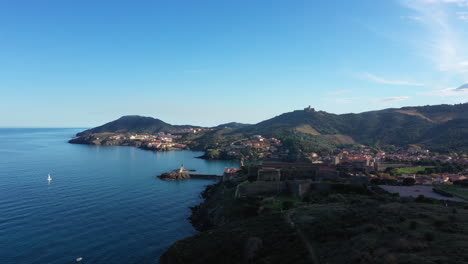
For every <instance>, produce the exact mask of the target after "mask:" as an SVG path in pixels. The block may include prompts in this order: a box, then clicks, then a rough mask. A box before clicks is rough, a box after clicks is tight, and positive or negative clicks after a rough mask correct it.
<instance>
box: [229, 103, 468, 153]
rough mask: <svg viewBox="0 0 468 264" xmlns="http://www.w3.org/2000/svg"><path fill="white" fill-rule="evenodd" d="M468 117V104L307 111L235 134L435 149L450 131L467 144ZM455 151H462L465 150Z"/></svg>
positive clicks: (244, 129)
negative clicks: (302, 136) (352, 111)
mask: <svg viewBox="0 0 468 264" xmlns="http://www.w3.org/2000/svg"><path fill="white" fill-rule="evenodd" d="M467 117H468V103H465V104H458V105H434V106H420V107H403V108H400V109H384V110H380V111H371V112H364V113H359V114H342V115H336V114H330V113H327V112H323V111H315V110H314V109H310V108H306V109H304V110H296V111H293V112H289V113H285V114H282V115H279V116H276V117H274V118H271V119H268V120H265V121H262V122H260V123H258V124H255V125H252V126H248V127H244V128H241V129H239V130H237V131H236V132H237V133H239V132H242V133H245V134H250V135H252V134H261V135H266V136H277V137H282V136H283V137H285V135H288V134H290V133H291V132H294V133H299V134H308V135H310V136H314V137H315V138H316V139H320V140H321V143H322V145H323V144H329V145H330V144H334V145H341V144H352V143H362V144H366V145H377V146H378V145H398V146H403V145H407V144H418V143H421V144H423V145H429V142H431V139H432V137H434V143H431V144H432V146H435V144H436V143H437V142H442V141H443V137H444V131H445V132H447V131H448V129H450V130H451V132H450V135H451V136H454V135H455V134H456V133H458V134H456V135H457V138H453V141H454V142H459V143H462V142H464V140H463V138H468V132H467V131H465V130H463V129H462V127H459V126H456V124H458V123H463V124H464V122H465V121H464V120H463V118H467ZM449 121H451V122H449ZM286 137H287V136H286ZM309 140H312V139H309ZM467 143H468V142H467ZM437 144H440V143H437ZM437 146H438V147H437V148H438V149H440V150H443V149H444V148H443V146H440V145H437ZM467 146H468V144H467ZM452 147H453V148H454V149H460V148H461V147H462V146H460V145H458V146H456V145H453V146H452ZM455 147H457V148H455ZM445 150H448V148H445Z"/></svg>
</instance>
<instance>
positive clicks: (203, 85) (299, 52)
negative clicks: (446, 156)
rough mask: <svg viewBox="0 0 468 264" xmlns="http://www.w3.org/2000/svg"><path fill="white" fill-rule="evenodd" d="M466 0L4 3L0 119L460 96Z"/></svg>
mask: <svg viewBox="0 0 468 264" xmlns="http://www.w3.org/2000/svg"><path fill="white" fill-rule="evenodd" d="M467 47H468V0H386V1H375V0H359V1H343V0H326V1H325V0H323V1H319V0H317V1H310V0H289V1H284V0H281V1H280V0H278V1H276V0H236V1H227V0H226V1H224V0H197V1H192V0H185V1H182V0H167V1H157V0H153V1H149V0H148V1H138V0H136V1H116V0H113V1H104V0H102V1H91V0H80V1H71V0H55V1H52V0H44V1H35V0H29V1H24V0H2V1H0V94H1V97H0V100H1V101H0V126H4V127H5V126H6V127H8V126H41V127H44V126H46V127H47V126H51V127H70V126H80V127H91V126H96V125H99V124H102V123H104V122H107V121H110V120H113V119H116V118H118V117H120V116H122V115H127V114H139V115H146V116H153V117H157V118H160V119H162V120H164V121H166V122H169V123H173V124H198V125H216V124H219V123H225V122H230V121H237V122H246V123H256V122H259V121H262V120H264V119H267V118H271V117H273V116H275V115H278V114H281V113H283V112H288V111H292V110H295V109H302V108H304V107H306V106H308V105H311V106H312V107H315V108H316V109H320V110H324V111H328V112H332V113H348V112H363V111H368V110H376V109H382V108H389V107H401V106H408V105H426V104H440V103H463V102H466V101H467V99H468V89H458V90H457V89H456V88H457V87H460V86H461V85H463V84H464V83H468V48H467Z"/></svg>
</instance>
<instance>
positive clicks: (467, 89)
mask: <svg viewBox="0 0 468 264" xmlns="http://www.w3.org/2000/svg"><path fill="white" fill-rule="evenodd" d="M424 94H426V95H434V96H442V97H452V96H458V97H459V96H468V84H465V85H462V86H460V87H458V88H446V89H440V90H435V91H430V92H427V93H424Z"/></svg>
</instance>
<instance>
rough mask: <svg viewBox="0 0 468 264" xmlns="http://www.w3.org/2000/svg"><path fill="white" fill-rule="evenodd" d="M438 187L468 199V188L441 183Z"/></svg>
mask: <svg viewBox="0 0 468 264" xmlns="http://www.w3.org/2000/svg"><path fill="white" fill-rule="evenodd" d="M437 189H440V190H442V191H445V192H448V193H451V194H453V195H454V196H458V197H460V198H463V199H465V200H468V188H467V187H463V186H457V185H439V186H437Z"/></svg>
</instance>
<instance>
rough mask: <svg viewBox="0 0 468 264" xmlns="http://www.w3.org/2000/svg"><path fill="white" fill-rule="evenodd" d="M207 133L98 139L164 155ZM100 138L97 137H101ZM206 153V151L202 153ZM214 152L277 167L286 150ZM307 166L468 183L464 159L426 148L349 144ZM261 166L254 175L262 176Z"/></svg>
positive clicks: (244, 142)
mask: <svg viewBox="0 0 468 264" xmlns="http://www.w3.org/2000/svg"><path fill="white" fill-rule="evenodd" d="M209 130H213V129H212V128H189V129H183V130H180V131H177V132H174V133H165V132H159V133H157V134H111V135H104V137H103V138H99V137H98V138H96V139H98V140H101V142H102V144H108V145H125V144H129V145H135V146H138V147H140V148H143V149H146V150H153V151H170V150H187V149H189V146H188V144H187V143H188V142H186V141H185V136H186V135H187V134H196V133H200V132H203V131H209ZM101 137H102V136H101ZM208 151H210V150H208ZM216 151H218V152H221V153H223V156H222V157H223V158H224V159H232V160H242V161H246V162H247V161H250V162H253V164H268V162H276V163H277V164H281V163H282V162H284V161H287V158H288V154H289V151H290V150H289V149H287V148H285V147H284V146H283V143H282V141H281V140H280V139H277V138H274V137H264V136H262V135H253V136H250V137H248V138H243V139H240V140H235V141H233V142H230V143H229V144H226V145H225V146H218V148H217V149H216ZM288 162H289V163H284V164H289V165H288V166H290V167H294V164H302V165H301V166H304V165H303V164H308V166H309V167H311V168H319V171H327V172H328V174H330V172H333V173H335V174H336V175H340V176H346V177H361V178H365V179H367V180H368V181H378V180H380V181H382V182H385V183H391V184H402V183H403V182H410V180H408V179H412V180H413V181H414V184H423V185H430V184H452V183H453V182H455V181H462V180H467V179H468V155H466V154H457V153H452V154H438V153H432V152H431V151H430V150H428V149H423V148H418V147H409V148H406V149H405V148H393V149H386V150H385V151H384V150H380V149H375V148H371V147H368V146H365V145H354V146H350V147H344V148H338V149H335V150H333V151H331V152H327V153H315V152H311V153H307V154H306V156H305V157H304V159H303V160H301V161H300V162H297V161H293V162H290V161H288ZM264 168H265V166H263V167H262V166H260V170H262V171H265V169H264ZM234 171H235V168H227V172H226V173H227V174H228V175H232V174H233V172H234Z"/></svg>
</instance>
